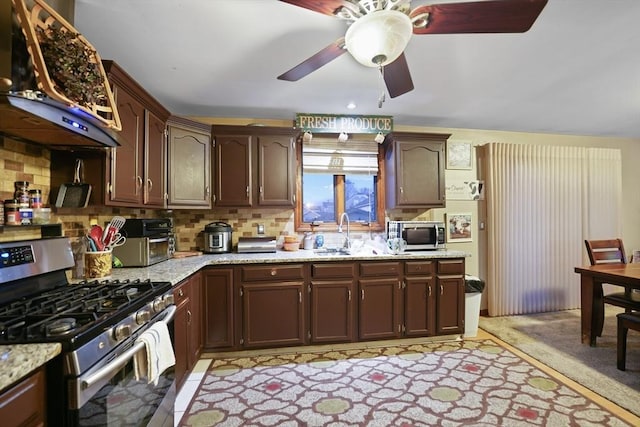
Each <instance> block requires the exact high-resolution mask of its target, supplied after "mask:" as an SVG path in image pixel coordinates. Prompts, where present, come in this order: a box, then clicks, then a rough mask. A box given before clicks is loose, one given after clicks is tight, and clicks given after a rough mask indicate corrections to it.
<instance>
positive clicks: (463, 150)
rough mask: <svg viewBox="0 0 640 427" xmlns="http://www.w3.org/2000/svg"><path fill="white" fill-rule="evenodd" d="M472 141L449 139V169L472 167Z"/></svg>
mask: <svg viewBox="0 0 640 427" xmlns="http://www.w3.org/2000/svg"><path fill="white" fill-rule="evenodd" d="M471 148H472V144H471V141H454V140H451V141H447V169H471V168H472V157H471Z"/></svg>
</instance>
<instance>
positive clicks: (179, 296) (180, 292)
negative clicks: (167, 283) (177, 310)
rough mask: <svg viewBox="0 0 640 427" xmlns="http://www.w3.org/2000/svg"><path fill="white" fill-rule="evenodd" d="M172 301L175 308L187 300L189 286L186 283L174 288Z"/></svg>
mask: <svg viewBox="0 0 640 427" xmlns="http://www.w3.org/2000/svg"><path fill="white" fill-rule="evenodd" d="M173 299H174V300H175V301H174V303H175V305H176V306H179V305H180V304H181V303H182V302H184V301H186V300H188V299H189V286H188V282H183V283H182V284H179V285H178V286H176V287H175V288H174V290H173Z"/></svg>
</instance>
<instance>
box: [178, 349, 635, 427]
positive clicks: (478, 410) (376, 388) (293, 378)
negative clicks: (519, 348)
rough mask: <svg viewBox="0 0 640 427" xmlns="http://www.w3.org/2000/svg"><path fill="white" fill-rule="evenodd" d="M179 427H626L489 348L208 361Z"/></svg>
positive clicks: (505, 352)
mask: <svg viewBox="0 0 640 427" xmlns="http://www.w3.org/2000/svg"><path fill="white" fill-rule="evenodd" d="M180 425H181V426H335V427H337V426H402V427H409V426H436V425H437V426H469V425H473V426H524V425H526V426H530V425H533V426H581V427H584V426H627V425H629V424H628V423H626V422H625V421H624V420H622V419H620V418H618V417H617V416H615V415H614V414H612V413H611V412H610V411H608V410H606V409H604V408H603V407H601V406H599V405H597V404H596V403H595V402H593V401H592V400H590V399H588V398H587V397H585V396H583V395H581V394H579V393H578V392H576V391H574V390H573V389H572V388H569V387H568V386H566V385H563V384H562V383H561V382H559V381H557V380H555V379H554V378H553V377H551V376H549V375H547V374H546V373H545V372H543V371H541V370H539V369H538V368H536V367H534V366H533V365H531V364H530V363H528V362H527V361H525V360H524V359H522V358H520V357H519V356H517V355H516V354H514V353H513V352H511V351H509V350H507V349H505V348H504V347H502V346H500V345H499V344H497V343H496V342H495V341H493V340H490V339H484V340H467V341H454V342H437V343H421V344H408V345H400V346H392V347H377V348H366V349H354V350H339V351H338V350H335V351H327V352H322V353H295V354H294V353H291V354H278V355H267V356H253V357H244V358H233V359H217V360H214V361H213V362H212V364H211V366H210V368H209V370H208V372H207V373H206V375H205V376H204V378H203V381H202V383H201V385H200V388H199V389H198V390H197V391H196V393H195V395H194V399H193V400H192V402H191V403H190V405H189V408H188V409H187V411H186V412H185V415H184V417H183V418H182V420H181V421H180Z"/></svg>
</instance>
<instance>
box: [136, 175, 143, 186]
mask: <svg viewBox="0 0 640 427" xmlns="http://www.w3.org/2000/svg"><path fill="white" fill-rule="evenodd" d="M136 183H137V184H138V188H141V187H142V183H143V181H142V177H141V176H136Z"/></svg>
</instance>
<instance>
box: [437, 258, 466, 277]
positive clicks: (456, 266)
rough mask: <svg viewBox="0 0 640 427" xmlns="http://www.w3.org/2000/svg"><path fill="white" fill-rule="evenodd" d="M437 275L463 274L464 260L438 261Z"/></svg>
mask: <svg viewBox="0 0 640 427" xmlns="http://www.w3.org/2000/svg"><path fill="white" fill-rule="evenodd" d="M438 274H464V259H447V260H438Z"/></svg>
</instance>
